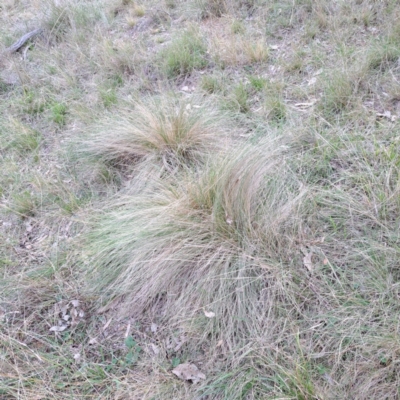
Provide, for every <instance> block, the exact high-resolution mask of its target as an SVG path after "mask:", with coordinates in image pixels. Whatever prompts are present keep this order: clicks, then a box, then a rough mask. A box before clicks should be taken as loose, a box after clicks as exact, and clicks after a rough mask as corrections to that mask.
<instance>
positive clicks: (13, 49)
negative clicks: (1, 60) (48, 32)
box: [5, 28, 42, 53]
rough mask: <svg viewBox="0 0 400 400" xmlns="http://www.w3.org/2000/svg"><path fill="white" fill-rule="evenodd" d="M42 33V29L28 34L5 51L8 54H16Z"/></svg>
mask: <svg viewBox="0 0 400 400" xmlns="http://www.w3.org/2000/svg"><path fill="white" fill-rule="evenodd" d="M40 32H42V28H37V29H35V30H33V31H31V32H28V33H27V34H25V35H24V36H22V37H21V38H20V39H18V40H17V41H16V42H15V43H14V44H12V45H11V46H10V47H7V49H6V50H5V52H6V53H15V52H16V51H18V50H19V49H20V48H21V47H22V46H23V45H24V44H25V43H26V42H27V41H28V40H30V39H32V38H33V37H35V36H36V35H38V34H39V33H40Z"/></svg>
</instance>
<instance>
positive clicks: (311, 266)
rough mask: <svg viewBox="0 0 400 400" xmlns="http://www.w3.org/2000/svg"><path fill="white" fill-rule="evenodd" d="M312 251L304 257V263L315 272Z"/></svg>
mask: <svg viewBox="0 0 400 400" xmlns="http://www.w3.org/2000/svg"><path fill="white" fill-rule="evenodd" d="M311 258H312V252H311V251H310V252H309V253H308V254H307V255H306V256H305V257H304V258H303V263H304V266H305V267H306V268H307V269H308V270H309V271H310V272H313V263H312V260H311Z"/></svg>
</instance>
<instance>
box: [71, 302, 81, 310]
mask: <svg viewBox="0 0 400 400" xmlns="http://www.w3.org/2000/svg"><path fill="white" fill-rule="evenodd" d="M71 304H72V306H73V307H75V308H78V307H79V304H80V302H79V300H71Z"/></svg>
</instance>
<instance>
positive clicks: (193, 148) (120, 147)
mask: <svg viewBox="0 0 400 400" xmlns="http://www.w3.org/2000/svg"><path fill="white" fill-rule="evenodd" d="M221 118H222V114H219V113H218V112H216V111H215V110H213V109H212V108H211V107H210V105H208V104H205V103H200V104H198V105H196V104H192V103H191V102H189V101H185V100H178V99H176V98H175V99H174V98H149V99H147V100H145V101H143V102H140V103H135V104H134V107H133V108H132V109H125V110H124V111H123V112H121V113H119V114H118V116H108V117H107V118H106V119H105V120H102V121H101V128H100V129H99V130H95V132H94V133H93V134H92V135H91V137H90V138H89V139H88V140H87V141H86V142H85V145H84V147H85V149H86V150H87V154H88V155H89V157H95V158H97V159H101V160H102V161H104V162H106V163H107V164H111V165H114V166H129V165H134V164H135V163H136V162H139V161H140V162H143V163H148V164H155V165H158V166H159V167H161V169H164V170H166V171H169V172H172V171H174V170H175V169H176V168H180V167H182V166H184V165H189V164H191V163H195V164H196V163H198V162H201V161H202V160H204V158H205V156H207V155H208V154H210V153H211V152H214V153H215V152H217V153H218V151H221V150H222V148H223V147H224V143H225V142H226V140H227V135H226V132H225V128H223V127H222V124H221ZM228 125H229V123H228Z"/></svg>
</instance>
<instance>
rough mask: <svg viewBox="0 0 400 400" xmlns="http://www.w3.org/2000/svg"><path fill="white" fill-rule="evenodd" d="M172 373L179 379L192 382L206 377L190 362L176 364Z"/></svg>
mask: <svg viewBox="0 0 400 400" xmlns="http://www.w3.org/2000/svg"><path fill="white" fill-rule="evenodd" d="M172 373H173V374H174V375H176V376H177V377H178V378H179V379H182V380H184V381H192V382H193V383H198V382H200V381H201V380H203V379H206V376H205V375H204V374H203V373H202V372H201V371H200V370H199V369H198V368H197V367H196V365H194V364H190V363H185V364H180V365H178V366H177V367H176V368H174V369H173V370H172Z"/></svg>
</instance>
